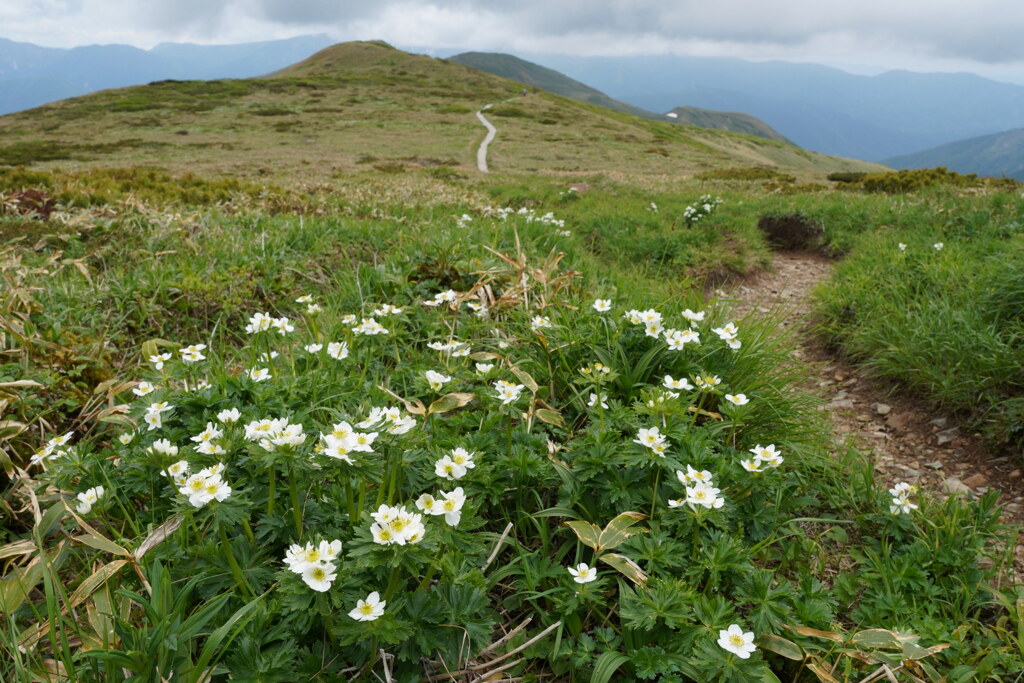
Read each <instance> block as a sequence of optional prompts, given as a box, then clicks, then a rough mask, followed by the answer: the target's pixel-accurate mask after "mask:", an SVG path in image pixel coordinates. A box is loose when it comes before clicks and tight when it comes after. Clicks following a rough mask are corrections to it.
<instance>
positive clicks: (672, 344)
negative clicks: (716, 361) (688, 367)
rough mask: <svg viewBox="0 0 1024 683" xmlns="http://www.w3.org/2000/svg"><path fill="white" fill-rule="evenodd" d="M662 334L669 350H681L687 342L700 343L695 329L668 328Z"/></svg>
mask: <svg viewBox="0 0 1024 683" xmlns="http://www.w3.org/2000/svg"><path fill="white" fill-rule="evenodd" d="M664 336H665V343H666V344H668V348H669V350H670V351H682V350H683V348H684V347H685V346H686V345H687V344H699V343H700V334H699V333H698V332H697V331H696V330H677V329H674V328H669V329H667V330H665V331H664Z"/></svg>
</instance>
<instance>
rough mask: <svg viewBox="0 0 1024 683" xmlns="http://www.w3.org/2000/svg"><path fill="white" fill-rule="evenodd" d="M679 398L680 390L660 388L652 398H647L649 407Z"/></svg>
mask: <svg viewBox="0 0 1024 683" xmlns="http://www.w3.org/2000/svg"><path fill="white" fill-rule="evenodd" d="M677 398H679V392H677V391H662V390H660V389H656V390H655V391H654V393H653V395H652V396H651V398H649V399H647V407H648V408H656V407H658V406H661V405H664V404H665V403H666V402H668V401H673V400H675V399H677ZM659 455H660V454H659Z"/></svg>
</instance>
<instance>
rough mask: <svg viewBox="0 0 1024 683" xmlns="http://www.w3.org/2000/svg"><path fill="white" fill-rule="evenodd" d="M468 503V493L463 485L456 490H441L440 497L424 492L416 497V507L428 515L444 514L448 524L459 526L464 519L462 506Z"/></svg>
mask: <svg viewBox="0 0 1024 683" xmlns="http://www.w3.org/2000/svg"><path fill="white" fill-rule="evenodd" d="M465 504H466V493H465V492H464V491H463V490H462V487H461V486H459V487H457V488H456V489H455V490H454V491H451V492H445V491H441V493H440V494H439V497H434V496H432V495H431V494H429V493H424V494H423V495H422V496H420V497H419V498H417V499H416V507H417V508H419V509H420V511H421V512H423V513H424V514H427V515H444V521H445V522H446V523H447V524H448V526H458V525H459V522H460V521H461V520H462V506H463V505H465Z"/></svg>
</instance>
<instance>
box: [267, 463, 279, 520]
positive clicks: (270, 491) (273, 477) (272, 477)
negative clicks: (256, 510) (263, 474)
mask: <svg viewBox="0 0 1024 683" xmlns="http://www.w3.org/2000/svg"><path fill="white" fill-rule="evenodd" d="M276 481H277V472H276V471H275V470H274V466H273V465H271V466H270V467H268V468H267V516H268V517H269V516H270V515H272V514H274V484H275V483H276Z"/></svg>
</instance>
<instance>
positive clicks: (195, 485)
mask: <svg viewBox="0 0 1024 683" xmlns="http://www.w3.org/2000/svg"><path fill="white" fill-rule="evenodd" d="M186 466H187V465H186ZM223 471H224V465H223V464H221V463H217V464H216V465H213V466H212V467H206V468H204V469H202V470H200V471H198V472H196V473H195V474H192V475H190V476H189V477H188V478H187V479H185V483H184V484H182V485H181V487H180V488H178V493H180V494H181V495H183V496H185V497H187V498H188V502H189V505H191V506H192V507H196V508H201V507H203V506H205V505H206V504H207V503H209V502H211V501H214V500H216V501H219V502H220V501H224V500H227V499H228V497H229V496H230V495H231V487H230V486H228V483H227V482H226V481H224V478H223V477H222V476H221V473H222V472H223Z"/></svg>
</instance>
